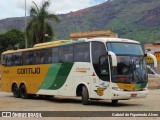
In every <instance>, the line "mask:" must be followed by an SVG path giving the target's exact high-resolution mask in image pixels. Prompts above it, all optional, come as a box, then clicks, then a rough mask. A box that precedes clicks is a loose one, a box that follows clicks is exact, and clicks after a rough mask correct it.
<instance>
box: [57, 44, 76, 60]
mask: <svg viewBox="0 0 160 120" xmlns="http://www.w3.org/2000/svg"><path fill="white" fill-rule="evenodd" d="M59 57H60V61H62V62H73V45H69V46H62V47H60V50H59Z"/></svg>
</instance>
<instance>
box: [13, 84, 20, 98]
mask: <svg viewBox="0 0 160 120" xmlns="http://www.w3.org/2000/svg"><path fill="white" fill-rule="evenodd" d="M12 92H13V96H14V97H15V98H20V91H19V88H18V85H17V83H15V82H14V83H13V84H12Z"/></svg>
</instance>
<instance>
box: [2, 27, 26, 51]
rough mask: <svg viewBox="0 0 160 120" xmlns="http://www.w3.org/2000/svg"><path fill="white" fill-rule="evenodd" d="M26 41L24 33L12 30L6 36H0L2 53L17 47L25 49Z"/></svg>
mask: <svg viewBox="0 0 160 120" xmlns="http://www.w3.org/2000/svg"><path fill="white" fill-rule="evenodd" d="M24 41H25V39H24V33H23V32H21V31H19V30H17V29H12V30H10V31H8V32H6V33H4V34H0V52H3V51H5V50H8V49H14V48H15V46H17V45H18V46H19V48H24Z"/></svg>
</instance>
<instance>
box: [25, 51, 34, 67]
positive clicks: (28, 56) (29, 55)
mask: <svg viewBox="0 0 160 120" xmlns="http://www.w3.org/2000/svg"><path fill="white" fill-rule="evenodd" d="M23 64H24V65H32V64H34V51H27V52H24V53H23Z"/></svg>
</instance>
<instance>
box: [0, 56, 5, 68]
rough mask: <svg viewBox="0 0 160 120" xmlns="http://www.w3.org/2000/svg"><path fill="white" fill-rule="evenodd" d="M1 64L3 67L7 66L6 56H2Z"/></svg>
mask: <svg viewBox="0 0 160 120" xmlns="http://www.w3.org/2000/svg"><path fill="white" fill-rule="evenodd" d="M1 62H2V65H3V66H6V55H2V58H1Z"/></svg>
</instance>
